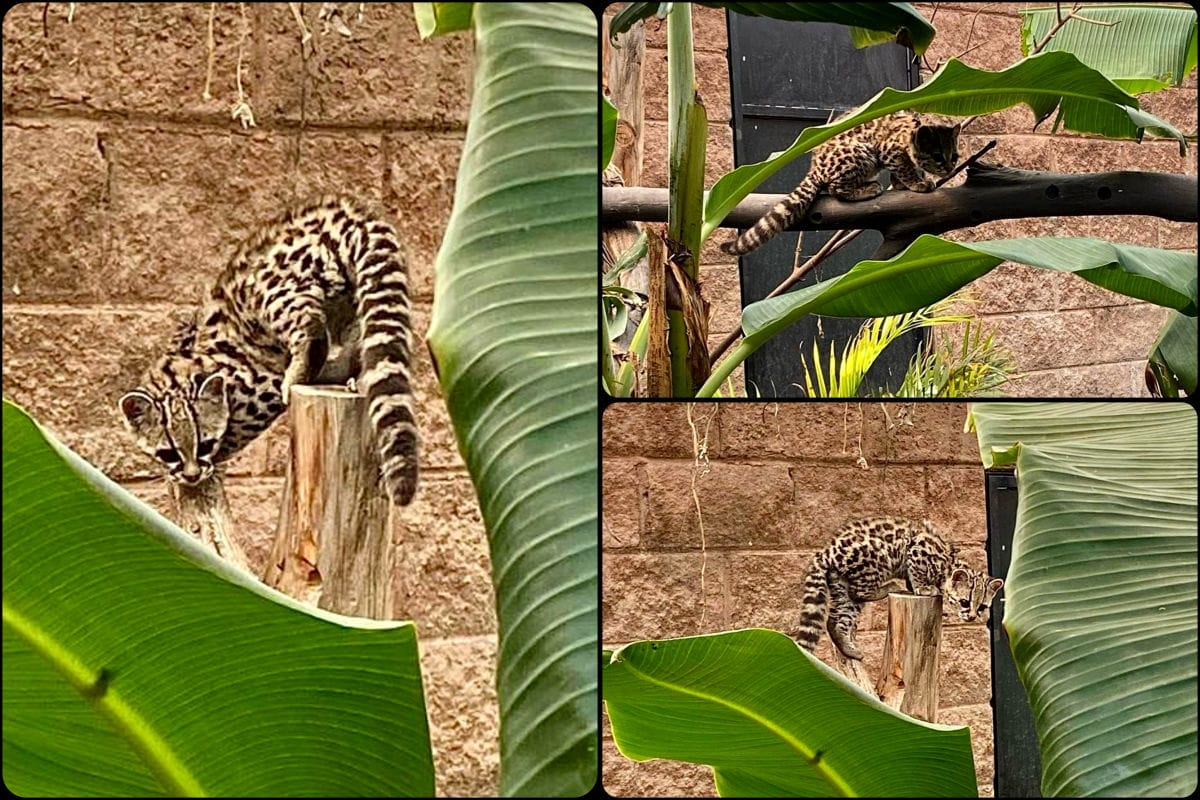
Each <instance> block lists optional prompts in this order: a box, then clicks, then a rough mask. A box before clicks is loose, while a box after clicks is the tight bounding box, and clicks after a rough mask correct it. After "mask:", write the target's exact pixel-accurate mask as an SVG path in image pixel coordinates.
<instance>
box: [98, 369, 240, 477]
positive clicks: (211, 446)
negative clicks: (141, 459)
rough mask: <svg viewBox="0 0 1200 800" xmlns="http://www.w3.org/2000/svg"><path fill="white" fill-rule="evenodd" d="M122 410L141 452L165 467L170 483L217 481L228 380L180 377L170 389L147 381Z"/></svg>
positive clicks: (219, 376) (129, 396)
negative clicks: (216, 470) (214, 476)
mask: <svg viewBox="0 0 1200 800" xmlns="http://www.w3.org/2000/svg"><path fill="white" fill-rule="evenodd" d="M118 405H119V406H120V409H121V414H122V415H123V416H124V417H125V427H126V428H128V429H129V431H130V432H131V433H132V434H133V435H134V438H135V439H136V440H137V445H138V448H139V449H140V450H141V451H142V452H144V453H146V454H147V455H149V456H150V457H151V458H153V459H155V460H156V461H158V462H159V463H160V464H162V466H163V468H164V469H165V471H166V473H167V477H168V478H170V479H171V480H173V481H176V482H177V483H181V484H187V485H192V486H195V485H196V484H199V483H201V482H203V481H206V480H208V479H209V478H210V477H212V474H213V470H214V469H215V468H216V458H217V454H218V452H219V450H220V447H221V440H222V437H224V435H225V431H226V428H227V427H228V425H229V400H228V397H227V395H226V379H225V376H224V375H222V374H221V373H220V372H211V373H209V374H204V373H194V374H192V375H189V376H187V377H183V376H178V377H177V379H176V380H173V381H171V382H170V383H169V384H168V385H167V386H165V387H162V386H154V385H153V384H152V382H148V385H146V386H141V387H138V388H137V389H134V390H133V391H131V392H127V393H125V394H124V395H123V396H122V397H121V399H120V401H119V402H118Z"/></svg>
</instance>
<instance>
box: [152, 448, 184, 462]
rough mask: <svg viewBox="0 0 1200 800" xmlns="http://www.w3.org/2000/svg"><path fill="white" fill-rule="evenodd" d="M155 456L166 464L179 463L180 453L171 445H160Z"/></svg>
mask: <svg viewBox="0 0 1200 800" xmlns="http://www.w3.org/2000/svg"><path fill="white" fill-rule="evenodd" d="M154 457H155V458H157V459H158V460H159V461H161V462H163V463H164V464H178V463H179V453H177V452H176V451H175V449H174V448H171V447H160V448H158V449H157V450H155V451H154Z"/></svg>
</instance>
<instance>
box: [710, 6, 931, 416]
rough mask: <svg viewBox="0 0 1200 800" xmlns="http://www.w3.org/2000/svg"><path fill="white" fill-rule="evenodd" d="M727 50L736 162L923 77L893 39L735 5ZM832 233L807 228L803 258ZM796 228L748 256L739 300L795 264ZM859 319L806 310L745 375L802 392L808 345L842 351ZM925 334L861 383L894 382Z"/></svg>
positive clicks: (862, 240)
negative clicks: (872, 41) (880, 40)
mask: <svg viewBox="0 0 1200 800" xmlns="http://www.w3.org/2000/svg"><path fill="white" fill-rule="evenodd" d="M727 18H728V26H729V58H730V76H731V83H732V94H733V96H732V103H733V106H732V107H733V116H734V161H735V163H736V164H737V165H741V164H751V163H754V162H756V161H762V160H763V159H765V158H767V157H769V156H770V155H771V153H773V152H776V151H779V150H784V149H786V148H787V147H788V146H789V145H791V143H792V142H793V141H795V139H796V136H797V135H799V133H800V132H801V131H802V130H804V129H805V128H806V127H808V126H810V125H823V124H825V123H826V122H828V121H829V119H830V118H831V117H832V116H836V115H838V114H841V113H842V112H844V111H847V110H849V109H851V108H853V107H855V106H857V105H859V104H861V103H863V102H864V101H866V100H868V99H870V98H871V97H872V96H873V95H874V94H875V93H876V92H878V91H879V90H880V89H881V88H883V87H884V86H892V87H895V88H898V89H908V88H911V87H912V86H913V85H914V84H915V82H916V77H915V76H916V70H915V68H914V67H913V65H912V53H911V51H910V50H908V48H904V47H900V46H898V45H895V44H884V45H877V46H874V47H868V48H865V49H862V50H858V49H856V48H854V47H853V45H851V44H850V32H849V29H848V28H846V27H844V26H841V25H832V24H826V23H815V22H803V23H802V22H782V21H780V20H773V19H767V18H764V17H747V16H742V15H740V14H735V13H730V14H728V15H727ZM808 163H809V157H808V155H804V156H802V157H801V158H798V159H796V160H795V161H793V162H792V163H791V164H788V165H787V166H786V167H784V168H783V169H781V170H780V171H779V172H777V173H776V174H775V175H773V176H771V178H770V179H768V180H767V181H766V182H765V183H764V184H763V185H762V186H761V187H759V189H758V191H760V192H778V193H781V194H782V193H787V192H790V191H791V190H792V189H793V188H794V187H795V186H796V184H798V183H799V182H800V180H801V179H802V178H803V177H804V174H805V172H807V170H808ZM831 235H832V232H825V231H810V232H807V233H806V234H805V235H804V250H803V253H802V254H801V259H802V260H803V259H807V258H808V257H810V256H812V255H813V254H814V253H816V251H817V250H819V249H820V247H821V245H823V244H824V243H825V242H827V241H828V240H829V237H830V236H831ZM798 236H799V234H798V233H796V232H785V233H783V234H781V235H780V236H778V237H776V238H775V239H773V240H772V241H770V242H768V243H767V244H766V245H764V246H763V247H761V248H759V249H758V250H756V251H755V252H753V253H751V254H749V255H748V256H745V257H743V258H742V263H741V281H742V305H743V307H744V306H746V305H749V304H750V303H753V302H755V301H756V300H761V299H762V298H764V297H766V296H767V294H768V293H769V292H770V291H771V290H772V289H774V288H775V287H776V286H777V285H779V283H780V282H781V281H782V280H783V279H784V278H786V277H787V275H788V274H789V273H790V272H791V271H792V266H793V263H794V259H795V250H796V241H797V237H798ZM881 241H882V238H881V237H880V236H879V234H877V233H875V232H874V231H867V232H866V233H864V234H862V235H860V236H859V237H858V238H857V239H856V240H855V241H853V242H852V243H851V244H850V245H848V246H846V247H845V248H843V249H842V250H841V251H839V252H838V253H837V254H835V255H834V256H832V257H830V258H827V259H825V261H823V262H822V263H821V265H820V266H819V267H818V268H817V269H815V270H813V271H812V272H810V273H809V274H808V275H807V276H805V279H804V281H803V282H802V283H801V284H800V286H808V285H811V284H812V283H813V282H815V281H818V280H828V279H829V278H831V277H833V276H836V275H840V274H842V273H844V272H846V271H847V270H848V269H850V267H852V266H853V265H854V264H855V263H857V262H858V261H861V260H863V259H865V258H869V257H870V255H871V254H872V253H873V252H874V251H875V248H876V247H878V246H879V243H880V242H881ZM862 322H863V320H862V319H849V318H834V317H822V318H817V317H809V318H807V319H805V320H802V321H801V322H799V323H798V324H796V325H793V326H791V327H790V328H788V329H786V330H784V331H782V332H780V333H779V334H778V335H777V336H775V337H774V338H773V339H772V340H771V341H770V342H768V343H767V344H766V345H764V346H763V347H761V348H760V349H759V350H758V351H757V352H755V353H754V355H752V356H751V357H750V358H749V359H748V360H747V361H746V380H747V383H748V385H749V387H752V390H753V388H756V389H757V392H758V393H759V395H760V396H763V397H800V396H804V394H805V393H804V392H803V390H802V389H801V388H800V387H801V386H802V385H803V372H804V371H803V368H802V365H801V362H800V356H801V353H803V355H804V357H805V358H806V359H808V360H809V361H810V362H811V361H812V347H813V343H814V342H816V343H817V344H818V346H819V347H820V349H821V353H822V358H823V363H825V364H827V363H828V353H829V343H830V342H833V343H834V348H835V349H836V351H837V353H838V355H839V356H840V355H841V349H842V346H843V344H844V343H845V342H846V341H847V340H848V339H849V338H851V337H852V336H853V335H854V334H856V333H857V332H858V329H859V328H860V327H861V325H862ZM923 339H924V337H923V334H922V333H920V332H914V333H911V334H908V335H907V336H905V337H904V338H902V339H901V340H899V341H897V342H895V343H894V344H893V345H892V346H891V347H889V348H888V349H887V350H886V351H885V352H884V354H883V355H882V356H881V357H880V358H879V359H878V360H877V361H876V362H875V365H874V367H872V369H871V371H870V372H869V373H868V374H867V379H866V381H865V382H864V387H866V388H870V387H878V386H886V387H888V388H895V387H896V386H897V385H898V384H899V382H900V380H901V379H902V378H903V375H904V372H905V370H906V369H907V367H908V362H909V361H910V360H911V358H912V356H913V354H914V353H915V352H916V349H917V347H918V345H919V344H920V342H922V341H923Z"/></svg>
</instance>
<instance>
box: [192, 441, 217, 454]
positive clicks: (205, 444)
mask: <svg viewBox="0 0 1200 800" xmlns="http://www.w3.org/2000/svg"><path fill="white" fill-rule="evenodd" d="M216 449H217V440H216V439H205V440H204V441H202V442H200V444H199V446H197V447H196V457H197V458H207V457H208V456H211V455H212V454H213V451H214V450H216Z"/></svg>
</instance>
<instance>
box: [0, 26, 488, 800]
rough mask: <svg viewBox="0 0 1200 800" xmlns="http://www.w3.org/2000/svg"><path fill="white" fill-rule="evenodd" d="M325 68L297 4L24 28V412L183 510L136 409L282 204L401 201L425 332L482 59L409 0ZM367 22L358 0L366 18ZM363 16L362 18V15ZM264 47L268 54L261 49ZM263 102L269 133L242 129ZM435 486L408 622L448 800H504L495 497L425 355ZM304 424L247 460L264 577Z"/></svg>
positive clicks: (9, 78)
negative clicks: (233, 112)
mask: <svg viewBox="0 0 1200 800" xmlns="http://www.w3.org/2000/svg"><path fill="white" fill-rule="evenodd" d="M318 8H319V4H305V5H304V6H303V10H304V17H305V19H306V20H307V24H308V26H309V27H310V28H311V29H312V32H313V34H314V38H313V44H314V45H315V50H314V51H313V52H312V53H311V54H310V55H308V56H307V58H306V59H305V58H302V56H301V45H300V31H299V28H298V26H297V23H296V20H295V19H294V17H293V16H292V14H291V12H290V11H289V9H288V6H287V4H284V3H272V4H263V5H260V4H245V5H244V9H245V17H244V18H243V17H242V16H241V14H240V13H239V4H236V3H230V4H218V6H217V9H216V15H215V18H214V39H215V42H216V49H215V57H214V61H213V79H212V86H211V94H212V99H211V100H205V99H204V98H203V96H202V93H203V89H204V83H205V67H206V62H207V52H206V46H205V42H206V39H207V26H208V12H209V4H207V3H203V4H202V3H194V4H163V5H149V4H146V5H135V4H117V5H110V4H104V5H100V4H87V3H80V4H78V5H77V6H76V8H75V13H74V19H73V21H72V22H70V23H68V21H67V19H66V13H67V12H66V9H67V4H65V3H63V4H59V3H55V4H50V7H49V9H48V15H47V17H46V21H45V27H43V17H42V4H25V5H21V6H18V7H16V8H15V9H13V10H11V11H9V12H7V13H6V14H5V16H4V29H3V36H4V48H3V51H4V52H3V69H4V72H3V75H4V86H3V102H4V116H3V137H4V195H3V198H4V205H3V214H4V240H3V258H4V265H3V270H4V271H3V299H4V317H3V318H4V395H5V396H6V397H8V398H10V399H12V400H14V401H16V402H17V403H19V404H21V405H22V406H24V407H25V408H26V409H28V410H29V411H30V412H31V413H33V415H34V416H36V417H37V418H38V419H39V420H41V421H42V422H43V424H45V425H47V426H48V427H49V428H50V429H51V430H53V431H54V432H55V433H56V434H57V435H58V436H59V437H60V438H61V439H63V440H64V441H65V442H66V443H67V444H68V445H69V446H71V447H72V448H74V449H75V450H77V451H78V452H80V453H81V454H83V456H84V457H86V458H87V459H89V460H90V461H92V462H93V463H95V464H96V465H98V466H99V467H100V468H101V469H103V470H104V471H105V472H107V473H108V474H109V475H110V476H112V477H113V478H114V479H116V480H119V481H121V482H122V483H123V484H124V485H125V486H126V487H128V488H129V489H130V490H132V491H133V492H134V493H136V494H138V495H139V496H141V497H143V498H145V499H146V500H148V501H149V502H151V503H153V504H154V505H156V506H157V507H159V508H160V509H165V508H166V507H167V504H166V497H165V489H164V487H163V484H162V483H161V482H160V481H157V480H153V479H152V478H153V476H154V474H155V473H154V471H153V468H152V465H151V464H150V463H149V462H148V461H146V460H145V459H144V458H143V457H141V456H140V455H139V454H137V453H136V452H135V450H134V449H133V448H132V447H131V446H130V441H129V439H128V438H127V436H126V435H125V433H124V431H123V429H122V427H121V424H120V417H119V413H118V411H117V408H116V401H117V398H118V397H119V396H120V395H121V394H122V393H123V392H124V391H126V390H128V389H130V388H132V387H133V386H134V385H136V381H137V380H138V377H139V375H140V373H141V371H142V369H143V368H144V367H145V365H146V364H147V363H148V362H149V360H150V359H151V357H152V355H154V354H155V352H156V349H157V348H158V347H159V346H160V345H161V344H162V339H163V338H164V337H165V336H166V335H168V334H169V333H170V332H171V331H172V330H173V328H174V319H175V318H176V316H177V315H178V314H179V313H180V312H181V311H183V310H184V309H186V308H188V307H189V306H191V305H192V304H194V303H196V302H197V301H199V299H200V298H201V296H202V292H203V289H204V287H205V286H206V285H207V284H209V282H210V281H211V280H212V279H213V278H214V277H215V275H216V274H217V273H218V272H219V270H220V269H221V267H222V266H223V263H224V261H225V259H226V258H228V257H229V255H231V253H232V251H233V248H234V246H235V245H236V243H237V242H238V241H239V240H241V239H242V238H244V237H245V236H246V235H247V234H249V233H250V232H252V231H253V230H254V229H255V226H256V225H258V224H259V223H260V222H261V221H262V220H264V219H266V218H268V217H270V216H272V215H274V214H275V213H277V212H278V211H279V210H280V209H281V208H282V207H283V206H285V205H288V204H291V203H293V202H296V201H300V200H302V199H304V198H305V197H308V196H311V195H313V194H317V193H321V192H327V191H349V192H353V193H357V194H360V195H364V196H366V197H369V198H373V199H375V200H378V201H381V202H382V203H383V204H384V205H385V206H386V207H387V208H388V209H390V210H391V211H392V212H393V213H394V215H395V221H396V222H397V223H398V225H399V228H400V230H401V232H402V234H404V235H405V236H406V237H407V239H408V240H409V242H410V246H411V253H412V257H413V263H412V265H411V268H410V269H411V285H412V286H413V290H414V292H415V298H414V299H415V303H414V316H415V327H416V334H417V336H418V337H423V336H424V332H425V329H426V328H427V326H428V322H429V311H430V302H431V299H432V291H433V275H432V262H433V258H434V255H435V252H436V248H437V244H438V242H439V241H440V238H441V235H442V232H443V230H444V227H445V222H446V219H447V217H448V214H449V211H450V205H451V201H452V199H453V190H454V176H455V173H456V170H457V163H458V158H459V153H460V151H461V147H462V141H463V136H464V132H465V125H466V119H467V108H468V100H469V92H470V70H471V61H472V56H471V45H470V41H469V39H468V38H467V37H465V36H454V37H450V38H448V39H438V40H436V41H433V42H421V41H420V39H419V37H418V36H417V33H416V29H415V25H414V23H413V18H412V10H411V8H410V7H409V6H408V4H382V5H378V4H368V5H367V6H366V8H365V15H364V17H363V19H362V20H361V21H358V20H357V19H356V18H355V16H354V13H353V11H351V12H347V13H348V17H347V22H348V24H349V25H350V27H351V29H352V32H353V35H352V36H351V37H350V38H344V37H342V36H340V35H338V34H337V33H335V32H332V31H331V32H329V33H328V34H323V33H322V25H321V23H320V22H318V21H317V19H316V15H317V10H318ZM343 8H344V9H345V8H349V6H345V7H343ZM355 8H356V6H355ZM243 31H245V38H244V40H243ZM239 47H241V50H242V55H243V72H242V77H241V81H242V85H243V88H244V90H245V92H246V93H247V95H248V97H249V102H250V105H251V108H252V109H253V113H254V117H255V120H256V122H257V125H256V127H253V128H250V129H247V130H243V129H242V127H241V125H239V124H238V123H237V122H235V121H233V120H232V119H231V117H230V109H231V108H232V106H233V105H234V103H235V102H236V99H237V89H236V71H237V63H238V53H239ZM414 353H416V354H417V355H418V358H417V364H416V367H415V373H416V374H415V383H416V387H415V388H416V390H417V392H418V393H419V395H420V397H421V401H422V403H421V405H422V408H421V411H420V413H419V417H420V425H421V430H422V435H423V438H424V451H423V454H422V469H423V470H424V473H423V485H422V488H421V491H420V493H419V495H418V499H417V500H416V502H415V504H414V505H412V506H410V507H409V508H407V509H406V510H405V511H404V512H402V513H401V514H399V515H398V517H399V520H398V524H397V527H396V530H395V532H394V538H395V540H396V543H397V550H396V559H395V563H396V569H395V573H394V581H395V589H396V608H395V613H394V616H395V617H396V618H400V619H413V620H415V621H416V622H417V625H418V630H419V633H420V636H421V654H422V664H423V667H424V674H425V680H426V693H427V702H428V710H429V716H430V722H431V727H432V733H433V742H434V747H435V750H436V755H437V776H438V790H439V792H440V793H442V794H449V795H494V793H495V791H496V789H495V786H496V774H497V772H496V771H497V758H498V756H497V744H496V735H497V712H496V701H495V691H494V681H493V661H494V656H495V622H494V613H493V607H492V595H491V588H490V582H489V579H488V571H489V564H488V558H487V544H486V539H485V537H484V532H483V528H482V524H481V522H480V516H479V511H478V508H477V506H476V502H475V495H474V490H473V488H472V486H471V483H470V480H469V479H468V477H467V474H466V471H465V467H464V466H463V464H462V462H461V460H460V458H459V455H458V452H457V448H456V445H455V443H454V438H453V433H452V431H451V429H450V426H449V421H448V419H447V417H446V413H445V409H444V405H443V403H442V401H441V399H440V397H439V396H438V389H437V384H436V381H435V379H434V376H433V374H432V370H431V368H430V365H429V363H428V360H427V358H425V356H424V353H425V348H423V347H420V346H418V347H416V348H414ZM285 424H286V423H280V424H277V425H276V426H275V427H274V428H273V429H272V430H271V431H270V432H269V433H268V434H267V435H266V436H264V437H263V438H262V439H260V440H259V441H258V442H256V443H255V444H254V445H252V446H251V447H250V448H248V449H247V451H246V452H245V453H243V454H241V455H239V456H238V457H237V458H236V460H235V461H233V462H232V463H231V465H230V475H231V478H230V480H229V483H228V490H229V495H230V501H231V503H232V505H233V511H234V514H235V516H236V517H237V519H238V520H239V521H240V522H241V523H242V526H243V530H244V534H245V536H244V538H245V540H246V541H245V546H246V549H247V552H248V555H249V556H250V558H251V559H252V561H253V565H254V566H255V567H262V566H263V561H264V559H265V557H266V555H267V551H268V548H269V542H270V539H271V537H272V535H273V526H274V524H275V520H276V515H277V513H278V512H277V509H278V505H279V499H280V490H281V489H282V485H283V474H284V472H283V470H284V464H285V463H286V458H287V449H286V448H287V446H288V445H287V431H286V428H285Z"/></svg>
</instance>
